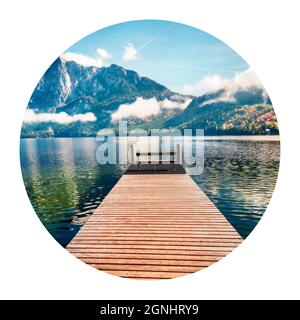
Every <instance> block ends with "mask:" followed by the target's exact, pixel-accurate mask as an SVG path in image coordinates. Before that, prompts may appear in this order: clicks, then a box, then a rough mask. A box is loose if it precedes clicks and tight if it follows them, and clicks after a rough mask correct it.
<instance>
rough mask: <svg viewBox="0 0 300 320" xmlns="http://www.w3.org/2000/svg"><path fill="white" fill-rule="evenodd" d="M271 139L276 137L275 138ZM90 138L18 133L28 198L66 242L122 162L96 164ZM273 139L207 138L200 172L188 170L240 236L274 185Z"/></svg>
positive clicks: (275, 155) (255, 219)
mask: <svg viewBox="0 0 300 320" xmlns="http://www.w3.org/2000/svg"><path fill="white" fill-rule="evenodd" d="M275 140H276V139H275ZM96 149H97V142H96V140H95V138H53V139H22V140H21V144H20V158H21V166H22V173H23V179H24V183H25V187H26V190H27V193H28V196H29V198H30V201H31V203H32V205H33V207H34V209H35V211H36V213H37V215H38V216H39V218H40V220H41V222H42V223H43V224H44V226H45V227H46V229H47V230H48V231H49V232H50V233H51V235H52V236H53V237H54V238H55V239H56V240H57V241H58V242H59V243H60V244H61V245H62V246H66V245H67V244H68V243H69V242H70V240H71V239H72V238H73V237H74V235H75V234H76V233H77V232H78V230H79V229H80V227H81V226H82V225H83V224H84V222H85V221H86V219H87V218H88V217H89V215H90V214H92V213H93V211H94V210H95V208H96V207H97V206H98V205H99V204H100V203H101V201H102V200H103V198H104V197H105V196H106V195H107V194H108V192H109V191H110V190H111V188H112V187H113V186H114V185H115V184H116V182H117V181H118V179H119V178H120V177H121V176H122V174H123V172H124V170H125V169H126V168H124V167H119V166H117V165H106V166H100V165H99V164H97V161H96ZM279 157H280V144H279V141H273V139H267V140H265V139H263V140H262V138H260V139H259V140H258V139H257V138H255V137H251V138H246V137H242V138H241V139H237V138H236V137H235V138H227V139H225V140H224V139H223V140H222V139H220V138H215V139H214V138H210V140H207V141H205V163H204V170H203V172H202V174H200V175H198V176H193V179H194V180H195V181H196V183H197V184H198V185H199V186H201V188H202V189H203V190H204V191H205V192H206V193H207V195H208V196H209V197H210V198H211V200H212V201H213V202H214V203H215V205H216V206H217V207H218V208H219V209H220V210H221V212H222V213H223V214H224V215H225V217H226V218H227V219H228V220H229V221H230V223H231V224H232V225H233V226H234V227H235V229H236V230H237V231H238V232H239V233H240V234H241V235H242V236H243V237H244V238H246V237H247V236H248V235H249V233H250V232H251V231H252V230H253V228H254V227H255V226H256V224H257V223H258V222H259V220H260V218H261V216H262V214H263V213H264V211H265V209H266V207H267V205H268V203H269V201H270V198H271V195H272V192H273V189H274V187H275V183H276V179H277V174H278V168H279Z"/></svg>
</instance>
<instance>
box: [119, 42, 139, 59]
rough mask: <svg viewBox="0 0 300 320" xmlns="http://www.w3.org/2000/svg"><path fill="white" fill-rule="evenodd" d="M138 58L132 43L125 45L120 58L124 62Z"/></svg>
mask: <svg viewBox="0 0 300 320" xmlns="http://www.w3.org/2000/svg"><path fill="white" fill-rule="evenodd" d="M137 57H138V50H137V49H136V48H135V47H134V45H133V44H132V43H127V45H126V46H125V47H124V51H123V55H122V58H123V60H124V61H131V60H136V59H137Z"/></svg>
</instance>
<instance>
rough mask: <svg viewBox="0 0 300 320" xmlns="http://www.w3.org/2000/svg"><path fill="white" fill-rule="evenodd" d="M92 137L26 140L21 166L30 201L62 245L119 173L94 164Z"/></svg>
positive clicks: (22, 143)
mask: <svg viewBox="0 0 300 320" xmlns="http://www.w3.org/2000/svg"><path fill="white" fill-rule="evenodd" d="M96 148H97V144H96V141H95V139H26V140H22V141H21V150H20V151H21V165H22V173H23V178H24V182H25V187H26V190H27V193H28V195H29V198H30V200H31V203H32V205H33V207H34V209H35V211H36V213H37V214H38V216H39V218H40V219H41V221H42V223H43V224H44V225H45V226H46V228H47V229H48V230H49V232H50V233H51V234H52V235H53V236H54V237H55V239H56V240H57V241H58V242H59V243H61V244H62V245H63V246H65V245H66V244H67V243H68V242H69V241H70V240H71V239H72V237H73V236H74V235H75V234H76V232H77V231H78V229H79V228H80V226H81V225H82V224H83V223H84V222H85V220H86V219H87V217H88V216H89V215H90V214H91V213H92V212H93V211H94V209H95V208H96V207H97V206H98V205H99V204H100V202H101V201H102V199H103V198H104V197H105V195H106V194H107V193H108V192H109V191H110V189H111V188H112V186H113V185H114V184H115V183H116V182H117V181H118V179H119V178H120V176H121V175H122V171H121V169H120V168H118V167H117V166H112V165H110V166H99V165H98V164H97V163H96V159H95V154H96Z"/></svg>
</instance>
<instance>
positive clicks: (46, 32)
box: [0, 0, 300, 299]
mask: <svg viewBox="0 0 300 320" xmlns="http://www.w3.org/2000/svg"><path fill="white" fill-rule="evenodd" d="M297 2H298V1H289V0H285V1H253V0H252V1H245V0H243V1H230V0H226V1H215V0H209V1H199V0H197V1H189V0H184V1H175V0H173V1H162V0H159V1H155V0H151V1H150V0H147V1H146V0H143V1H141V0H140V1H130V0H128V1H115V0H110V1H99V0H98V1H88V0H84V1H74V0H73V1H61V0H60V1H54V0H52V1H29V0H26V1H15V0H10V1H1V5H0V6H1V10H0V15H1V17H0V23H1V29H0V30H1V38H0V41H1V42H0V44H1V47H0V54H1V59H0V63H1V66H0V76H1V84H0V88H1V100H0V101H1V106H0V110H1V115H0V120H1V124H0V128H1V136H0V137H1V157H0V159H1V165H0V170H1V175H0V177H1V178H0V182H1V190H0V195H1V205H0V208H1V209H0V210H1V219H0V246H1V251H0V297H2V298H34V299H44V298H56V299H60V298H66V299H71V298H76V299H77V298H84V299H85V298H86V299H87V298H92V299H125V298H126V299H142V298H143V299H155V298H168V299H173V298H174V299H175V298H176V299H188V298H193V299H211V298H215V299H220V298H228V299H245V298H257V299H259V298H266V299H268V298H300V289H299V288H300V275H299V270H300V248H299V244H300V241H299V240H300V231H299V228H300V209H299V208H300V203H299V198H300V194H299V191H300V190H299V181H300V180H299V179H300V177H299V169H298V164H299V154H300V153H299V133H300V112H299V109H300V106H299V100H300V99H299V84H300V81H299V73H300V68H299V60H300V50H299V30H300V23H299V21H300V19H299V8H297ZM135 19H166V20H173V21H177V22H182V23H186V24H189V25H192V26H194V27H198V28H200V29H202V30H204V31H207V32H209V33H211V34H212V35H214V36H216V37H218V38H220V39H221V40H223V41H224V42H225V43H226V44H228V45H229V46H231V47H232V48H233V49H234V50H236V51H237V52H238V53H239V54H240V55H241V56H242V57H243V58H244V59H245V60H246V61H247V62H248V63H249V64H250V66H251V67H252V68H253V69H254V70H255V71H256V73H257V75H258V76H259V78H260V79H261V80H262V82H263V84H264V86H265V88H266V89H267V91H268V93H269V95H270V97H271V99H272V102H273V104H274V106H275V110H276V112H277V117H278V120H279V125H280V132H281V142H282V144H281V165H280V175H279V180H278V183H277V186H276V190H275V192H274V196H273V198H272V201H271V204H270V206H269V208H268V210H267V212H266V214H265V215H264V217H263V218H262V220H261V222H260V223H259V225H258V226H257V228H256V229H255V231H254V232H253V233H252V234H251V235H250V236H249V238H248V239H247V240H246V241H244V243H243V244H242V245H241V246H240V247H239V248H237V249H236V250H235V251H234V252H233V253H232V254H230V255H229V256H227V257H226V258H224V259H223V260H222V261H220V262H219V263H217V264H215V265H213V266H212V267H210V268H208V269H206V270H204V271H201V272H198V273H195V274H192V275H190V276H186V277H183V278H178V279H174V280H164V281H153V282H151V281H150V282H149V281H148V282H147V281H145V282H144V281H134V280H128V279H121V278H118V277H113V276H109V275H107V274H105V273H102V272H99V271H97V270H94V269H92V268H90V267H88V266H86V265H85V264H83V263H82V262H80V261H79V260H77V259H75V258H74V257H73V256H72V255H70V254H68V253H67V252H66V251H65V250H64V249H63V248H61V247H60V246H59V245H58V244H57V243H56V241H55V240H54V239H53V238H52V237H51V236H50V235H49V234H48V233H47V232H46V231H45V229H44V227H43V226H42V224H41V223H40V222H39V220H38V218H37V217H36V215H35V213H34V211H33V209H32V207H31V205H30V202H29V200H28V198H27V195H26V191H25V188H24V185H23V181H22V177H21V171H20V165H19V133H20V128H21V122H22V117H23V113H24V109H25V107H26V105H27V102H28V100H29V98H30V95H31V93H32V91H33V89H34V88H35V86H36V84H37V82H38V80H39V79H40V77H41V76H42V74H43V73H44V72H45V70H46V69H47V68H48V67H49V65H50V63H52V61H53V60H54V59H55V58H56V57H57V56H59V55H60V54H61V53H62V52H63V51H64V50H65V49H66V48H68V47H69V46H71V45H72V44H73V43H74V42H75V41H78V40H79V39H81V38H82V37H84V36H86V35H88V34H89V33H91V32H93V31H96V30H98V29H100V28H102V27H105V26H108V25H111V24H114V23H118V22H124V21H128V20H135ZM187 50H189V48H187Z"/></svg>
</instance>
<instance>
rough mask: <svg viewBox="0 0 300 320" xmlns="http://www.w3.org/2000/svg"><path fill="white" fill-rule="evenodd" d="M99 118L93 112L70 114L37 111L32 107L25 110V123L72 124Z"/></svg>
mask: <svg viewBox="0 0 300 320" xmlns="http://www.w3.org/2000/svg"><path fill="white" fill-rule="evenodd" d="M96 120H97V118H96V117H95V115H94V114H93V113H92V112H88V113H85V114H75V115H72V116H71V115H69V114H67V113H66V112H60V113H35V112H34V111H33V110H31V109H27V110H26V112H25V117H24V123H32V124H34V123H42V122H55V123H59V124H70V123H73V122H77V121H79V122H89V121H96Z"/></svg>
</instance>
